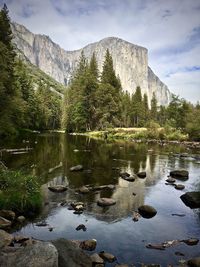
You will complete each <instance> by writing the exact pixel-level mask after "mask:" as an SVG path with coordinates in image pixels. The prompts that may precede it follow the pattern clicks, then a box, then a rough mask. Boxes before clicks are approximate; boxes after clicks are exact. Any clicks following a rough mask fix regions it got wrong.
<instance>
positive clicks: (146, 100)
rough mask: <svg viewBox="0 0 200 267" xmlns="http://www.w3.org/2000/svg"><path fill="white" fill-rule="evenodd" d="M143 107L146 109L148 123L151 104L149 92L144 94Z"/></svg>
mask: <svg viewBox="0 0 200 267" xmlns="http://www.w3.org/2000/svg"><path fill="white" fill-rule="evenodd" d="M143 109H144V123H145V124H146V123H147V122H148V119H149V105H148V96H147V94H144V96H143Z"/></svg>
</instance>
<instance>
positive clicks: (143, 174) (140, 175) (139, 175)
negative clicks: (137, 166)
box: [137, 172, 147, 179]
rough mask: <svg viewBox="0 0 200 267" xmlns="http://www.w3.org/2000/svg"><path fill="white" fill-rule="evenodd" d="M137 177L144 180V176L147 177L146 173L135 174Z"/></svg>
mask: <svg viewBox="0 0 200 267" xmlns="http://www.w3.org/2000/svg"><path fill="white" fill-rule="evenodd" d="M137 176H138V177H139V178H143V179H144V178H146V176H147V174H146V172H138V173H137Z"/></svg>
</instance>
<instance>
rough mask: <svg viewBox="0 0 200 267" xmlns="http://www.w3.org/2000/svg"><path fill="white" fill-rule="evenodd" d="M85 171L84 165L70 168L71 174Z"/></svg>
mask: <svg viewBox="0 0 200 267" xmlns="http://www.w3.org/2000/svg"><path fill="white" fill-rule="evenodd" d="M82 170H83V166H82V165H76V166H73V167H71V168H70V171H71V172H76V171H82Z"/></svg>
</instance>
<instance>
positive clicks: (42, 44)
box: [12, 23, 171, 105]
mask: <svg viewBox="0 0 200 267" xmlns="http://www.w3.org/2000/svg"><path fill="white" fill-rule="evenodd" d="M12 30H13V35H14V43H15V44H16V46H17V48H18V49H19V50H21V51H22V53H23V54H24V55H25V57H27V58H28V59H29V60H30V62H31V63H32V64H34V65H36V66H38V67H39V68H40V69H41V70H43V71H44V72H45V73H47V74H48V75H50V76H51V77H53V78H54V79H55V80H56V81H58V82H60V83H62V84H68V82H69V80H70V78H71V76H72V74H73V72H74V70H75V68H76V66H77V63H78V61H79V57H80V55H81V51H82V50H83V51H84V54H85V56H86V57H87V58H88V59H90V58H91V56H92V54H93V52H95V53H96V57H97V61H98V65H99V70H100V71H101V70H102V65H103V61H104V56H105V52H106V49H109V51H110V53H111V55H112V57H113V66H114V69H115V71H116V74H117V75H119V77H120V79H121V84H122V88H123V90H124V91H128V92H129V93H130V94H132V93H134V91H135V89H136V87H137V86H140V87H141V90H142V93H143V94H144V93H146V94H147V96H148V99H149V102H150V100H151V98H152V95H153V92H155V94H156V97H157V100H158V103H159V104H162V105H166V104H168V103H169V101H170V97H171V94H170V91H169V90H168V88H167V86H166V85H165V84H163V83H162V82H161V81H160V80H159V78H158V77H157V76H156V75H155V74H154V73H153V71H152V70H151V69H150V68H149V67H148V50H147V49H146V48H144V47H141V46H137V45H134V44H131V43H129V42H126V41H124V40H122V39H119V38H115V37H108V38H105V39H103V40H101V41H99V42H96V43H93V44H89V45H87V46H86V47H84V48H82V49H80V50H75V51H65V50H64V49H62V48H61V47H60V46H59V45H57V44H55V43H54V42H52V40H51V39H50V38H49V37H48V36H45V35H39V34H33V33H31V32H30V31H28V30H27V29H26V28H25V27H24V26H22V25H19V24H16V23H14V24H13V25H12Z"/></svg>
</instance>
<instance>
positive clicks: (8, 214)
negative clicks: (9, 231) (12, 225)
mask: <svg viewBox="0 0 200 267" xmlns="http://www.w3.org/2000/svg"><path fill="white" fill-rule="evenodd" d="M0 216H1V217H4V218H5V219H7V220H11V221H13V220H14V219H15V213H14V211H12V210H0Z"/></svg>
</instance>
